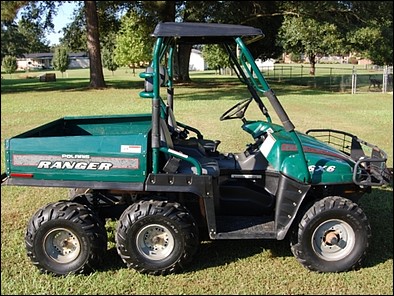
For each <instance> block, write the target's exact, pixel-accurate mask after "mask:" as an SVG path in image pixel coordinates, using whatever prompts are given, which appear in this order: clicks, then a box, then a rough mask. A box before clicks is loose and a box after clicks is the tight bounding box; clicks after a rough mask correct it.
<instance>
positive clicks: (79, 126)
mask: <svg viewBox="0 0 394 296" xmlns="http://www.w3.org/2000/svg"><path fill="white" fill-rule="evenodd" d="M150 130H151V115H150V114H139V115H112V116H93V117H65V118H61V119H58V120H55V121H53V122H50V123H48V124H45V125H43V126H40V127H38V128H35V129H33V130H30V131H28V132H25V133H23V134H20V135H18V136H15V137H13V138H10V139H7V140H6V143H5V146H6V162H7V173H8V174H9V175H10V174H11V175H13V176H15V174H32V175H33V179H37V180H65V181H69V180H78V181H98V182H101V181H102V182H143V181H144V180H145V177H146V175H147V165H148V163H147V154H148V144H149V143H148V142H149V140H150ZM16 176H18V175H16Z"/></svg>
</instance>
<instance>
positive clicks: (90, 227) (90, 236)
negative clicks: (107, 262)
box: [25, 201, 107, 275]
mask: <svg viewBox="0 0 394 296" xmlns="http://www.w3.org/2000/svg"><path fill="white" fill-rule="evenodd" d="M25 243H26V249H27V255H28V257H30V259H31V261H32V263H33V264H34V265H35V266H37V267H38V268H39V269H40V271H41V272H43V273H51V274H54V275H67V274H80V273H88V272H91V271H93V270H94V269H96V268H97V267H98V266H99V264H100V263H101V260H102V256H103V254H104V252H105V251H106V250H107V232H106V230H105V227H104V225H103V224H102V223H100V221H99V220H98V218H97V217H96V215H95V213H94V212H92V211H91V210H90V209H89V208H87V207H86V206H84V205H81V204H78V203H75V202H70V201H60V202H56V203H51V204H48V205H46V206H44V207H42V208H41V209H39V210H38V211H37V212H36V213H35V214H34V215H33V216H32V218H31V219H30V221H29V223H28V227H27V232H26V236H25Z"/></svg>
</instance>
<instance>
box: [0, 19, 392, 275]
mask: <svg viewBox="0 0 394 296" xmlns="http://www.w3.org/2000/svg"><path fill="white" fill-rule="evenodd" d="M262 36H263V34H262V32H261V30H260V29H258V28H254V27H249V26H242V25H229V24H213V23H174V22H168V23H159V24H158V25H157V26H156V28H155V30H154V32H153V37H154V38H155V44H154V48H153V57H152V62H151V64H150V66H149V67H148V68H146V70H145V71H144V72H143V73H141V75H140V77H141V78H142V79H144V81H145V82H144V89H143V90H142V91H141V93H140V97H141V98H143V99H149V100H151V101H152V112H151V113H150V114H130V115H108V116H89V117H87V116H83V117H64V118H60V119H58V120H55V121H53V122H49V123H46V124H44V125H42V126H39V127H37V128H35V129H33V130H29V131H26V132H24V133H22V134H20V135H17V136H15V137H12V138H10V139H7V140H6V141H5V158H6V159H5V161H6V172H5V173H3V174H2V184H3V185H14V186H16V185H18V186H42V187H64V188H70V190H72V189H73V192H74V194H73V196H72V197H71V198H70V199H69V200H60V201H58V202H55V203H51V204H48V205H45V206H43V207H42V208H40V209H39V210H38V211H37V212H36V213H35V214H34V215H33V216H32V217H31V219H30V221H29V223H28V226H27V231H26V237H25V242H26V249H27V255H28V256H29V258H30V259H31V261H32V263H33V264H34V265H35V266H37V267H38V268H39V269H40V270H41V271H42V272H46V273H51V274H54V275H65V274H70V273H74V274H76V273H85V272H90V271H92V270H95V269H96V268H98V267H99V266H100V263H101V259H102V257H103V256H102V255H103V253H104V252H106V250H107V232H106V228H105V223H106V220H107V219H114V220H116V223H117V226H116V233H115V242H116V248H117V252H118V254H119V256H120V257H121V258H122V260H123V261H124V262H125V263H126V264H127V266H128V267H130V268H134V269H136V270H137V271H139V272H142V273H148V274H154V275H165V274H169V273H175V272H180V271H182V270H183V269H184V268H185V267H186V266H187V265H188V264H190V263H191V262H193V256H194V255H195V254H196V251H197V249H198V246H199V245H200V242H201V241H203V240H219V239H227V240H240V239H270V240H283V239H284V238H285V237H286V238H289V241H290V243H291V246H290V247H291V251H292V252H293V254H294V256H295V258H296V259H297V260H298V261H299V262H300V263H301V264H302V265H304V266H305V267H306V268H308V269H310V270H314V271H318V272H341V271H346V270H351V269H355V268H358V267H359V266H360V265H361V263H362V260H363V259H364V257H365V256H366V251H367V248H368V245H369V240H370V238H371V229H370V225H369V222H368V220H367V218H366V216H365V214H364V212H363V210H362V209H361V208H360V207H359V206H358V204H357V202H358V200H359V198H360V197H361V196H362V195H363V194H364V193H368V192H370V191H371V188H372V187H374V186H384V185H386V184H388V183H390V182H391V178H392V176H391V172H389V170H388V169H387V168H386V159H387V156H386V153H385V152H384V151H382V150H381V149H379V148H378V147H377V146H375V145H371V144H369V143H367V142H365V141H363V140H361V139H359V138H358V137H356V136H354V135H351V134H349V133H347V132H343V131H338V130H331V129H312V130H309V131H307V132H306V133H301V132H299V131H296V129H295V126H294V125H293V123H292V121H291V120H290V118H289V117H288V115H287V113H286V112H285V110H284V108H283V106H282V105H281V103H280V102H279V100H278V98H277V96H276V95H275V93H274V92H273V90H272V89H270V87H269V85H268V83H267V81H266V79H265V78H264V76H263V74H262V73H261V72H260V71H259V68H258V67H257V65H256V64H255V58H254V57H253V56H252V54H251V52H250V51H249V49H248V45H249V44H250V43H252V42H253V41H255V40H257V39H259V38H261V37H262ZM204 44H220V45H221V46H223V48H224V49H225V50H226V52H227V53H228V56H229V59H230V61H231V64H232V67H233V71H234V72H235V73H236V75H237V76H238V78H239V80H240V82H241V83H243V84H244V85H245V87H246V88H247V90H248V91H249V93H250V94H249V95H248V97H247V98H244V99H242V100H240V101H239V102H238V103H237V104H236V105H234V106H233V107H231V108H229V109H228V110H227V111H225V112H224V113H223V115H222V116H221V117H220V118H218V120H231V119H235V120H239V122H240V126H241V128H242V130H243V131H245V132H246V133H248V134H249V135H250V143H245V145H244V147H245V149H244V151H242V152H233V153H231V152H226V153H225V152H223V151H221V150H220V147H218V146H219V145H220V140H216V139H212V140H210V139H206V138H204V137H203V135H202V134H201V132H200V130H199V129H198V128H196V127H191V126H188V125H187V124H184V123H181V122H179V121H177V120H176V119H175V116H174V112H173V110H174V108H173V107H174V59H175V57H176V56H177V53H178V50H179V47H181V46H184V45H188V46H191V45H204ZM141 82H142V81H141ZM163 94H164V95H163ZM261 95H263V96H264V97H265V98H262V97H260V96H261ZM209 99H210V100H214V99H215V98H214V97H212V98H209ZM266 100H267V102H269V105H270V106H271V108H272V109H273V110H274V112H276V115H277V117H278V118H279V120H280V123H279V124H278V123H274V122H273V120H272V118H271V116H270V114H269V108H267V107H266V105H267V104H266V102H265V101H266ZM207 102H208V101H207ZM248 109H249V110H251V109H254V112H260V117H259V119H258V120H248V118H246V113H247V110H248ZM201 120H203V118H201ZM234 141H237V139H234Z"/></svg>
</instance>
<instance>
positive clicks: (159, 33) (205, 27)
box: [140, 22, 311, 183]
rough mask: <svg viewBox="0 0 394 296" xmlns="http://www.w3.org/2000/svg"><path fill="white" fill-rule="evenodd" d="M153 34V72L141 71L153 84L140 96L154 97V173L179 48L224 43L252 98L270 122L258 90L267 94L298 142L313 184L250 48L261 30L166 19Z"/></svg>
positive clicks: (283, 114) (307, 179) (170, 102)
mask: <svg viewBox="0 0 394 296" xmlns="http://www.w3.org/2000/svg"><path fill="white" fill-rule="evenodd" d="M152 36H153V37H155V38H156V41H155V44H154V49H153V60H152V62H151V65H150V67H151V69H152V71H149V72H148V71H145V72H143V73H141V74H140V77H141V78H144V79H145V80H146V81H149V82H150V83H151V84H152V86H151V87H150V88H147V87H145V90H144V91H142V92H141V93H140V96H141V97H143V98H151V99H152V149H153V151H152V152H153V153H152V170H153V173H154V174H157V173H158V171H159V170H158V158H159V151H160V118H166V108H167V107H168V106H169V107H171V108H172V107H173V99H174V98H173V94H174V72H173V68H174V67H173V63H174V57H175V53H176V51H177V47H178V46H180V45H182V44H192V45H197V44H222V45H223V46H224V48H225V50H226V52H227V53H228V55H229V58H230V63H231V66H232V68H233V70H234V72H235V73H236V75H237V77H238V78H239V80H240V81H241V82H242V83H244V84H246V86H247V88H248V90H249V92H250V94H251V97H252V98H253V100H254V101H255V102H256V103H257V105H258V106H259V109H260V110H261V112H262V114H263V115H264V116H265V118H266V121H267V122H271V121H272V120H271V117H270V115H269V112H268V109H267V108H266V107H265V105H264V103H263V101H262V99H261V97H260V96H259V94H258V92H261V93H263V94H264V95H265V96H266V97H267V98H268V100H269V102H270V104H271V106H272V107H273V109H274V110H275V112H276V113H277V115H278V117H279V119H280V120H281V122H282V124H283V127H284V128H285V130H286V131H287V132H289V135H290V137H291V138H292V139H293V141H294V143H295V144H296V147H297V150H298V153H299V155H300V156H301V159H303V160H304V166H303V168H301V170H302V172H303V175H304V182H305V183H310V181H311V180H310V174H309V172H308V167H307V161H306V158H305V154H304V151H303V149H302V144H301V141H300V139H299V138H298V136H297V134H296V132H295V131H294V128H295V127H294V125H293V123H292V122H291V121H290V119H289V117H288V116H287V114H286V112H285V110H284V109H283V107H282V105H281V103H280V102H279V100H278V98H277V97H276V95H275V93H274V92H273V90H272V89H271V88H270V87H269V85H268V83H267V81H266V80H265V78H264V76H263V75H262V73H261V72H260V71H259V69H258V67H257V65H256V64H255V62H254V60H255V59H254V58H253V56H252V54H251V53H250V51H249V49H248V48H247V45H248V44H251V43H252V42H255V41H256V40H259V39H261V38H263V37H264V34H263V32H262V31H261V30H260V29H258V28H254V27H249V26H243V25H229V24H212V23H176V22H164V23H159V24H158V25H157V26H156V28H155V30H154V32H153V34H152ZM165 61H167V63H166V66H164V67H165V72H167V73H168V77H167V78H168V80H167V79H166V81H165V84H164V85H163V78H162V77H161V76H162V75H163V70H162V69H161V67H163V66H162V65H163V64H165ZM161 86H166V87H167V102H166V103H165V102H164V101H163V99H162V97H161V95H160V87H161ZM180 125H183V124H180ZM191 129H193V128H191ZM197 132H198V131H197ZM163 152H165V151H163ZM185 160H186V159H185ZM187 161H190V162H192V163H193V164H195V163H196V161H195V160H193V159H189V160H187ZM198 171H200V170H198Z"/></svg>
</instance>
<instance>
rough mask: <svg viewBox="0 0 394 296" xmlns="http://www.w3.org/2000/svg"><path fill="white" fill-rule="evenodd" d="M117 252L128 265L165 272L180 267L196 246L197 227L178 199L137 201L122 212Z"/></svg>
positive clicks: (117, 234) (162, 273)
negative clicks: (173, 200) (169, 200)
mask: <svg viewBox="0 0 394 296" xmlns="http://www.w3.org/2000/svg"><path fill="white" fill-rule="evenodd" d="M115 240H116V245H117V250H118V254H119V255H120V257H121V258H122V260H123V261H124V262H125V263H126V264H127V266H128V267H129V268H134V269H136V270H137V271H139V272H141V273H147V274H154V275H166V274H170V273H176V272H178V271H180V270H181V269H183V268H184V267H185V266H186V265H187V264H188V263H190V261H191V260H192V258H193V255H194V254H195V252H196V251H197V249H198V246H199V238H198V228H197V226H196V224H195V222H194V219H193V218H192V216H191V215H190V214H189V213H188V211H187V210H186V209H184V208H183V207H182V206H181V205H180V204H178V203H170V202H166V201H153V200H150V201H146V200H144V201H140V202H138V203H136V204H133V205H131V206H129V207H128V208H127V209H126V210H125V211H124V212H123V214H122V215H121V217H120V219H119V221H118V225H117V229H116V236H115Z"/></svg>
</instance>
